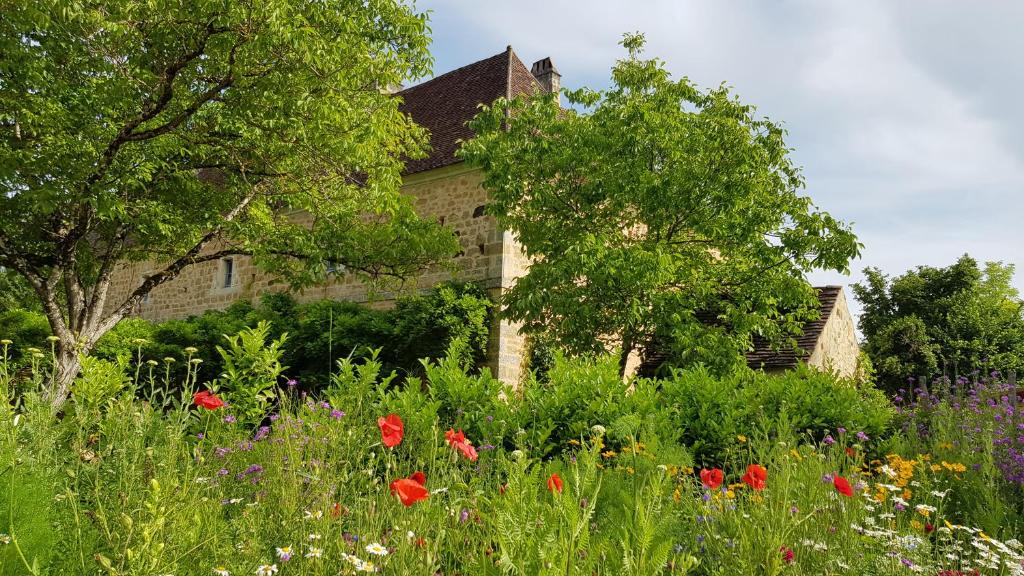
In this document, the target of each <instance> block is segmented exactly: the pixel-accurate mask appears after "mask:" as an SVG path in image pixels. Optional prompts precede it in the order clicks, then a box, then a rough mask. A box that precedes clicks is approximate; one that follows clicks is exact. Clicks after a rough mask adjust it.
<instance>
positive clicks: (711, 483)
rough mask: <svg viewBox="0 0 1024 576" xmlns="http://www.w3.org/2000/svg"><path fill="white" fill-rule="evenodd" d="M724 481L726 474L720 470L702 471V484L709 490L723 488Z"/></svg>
mask: <svg viewBox="0 0 1024 576" xmlns="http://www.w3.org/2000/svg"><path fill="white" fill-rule="evenodd" d="M722 480H725V472H722V470H721V469H719V468H712V469H711V470H708V469H706V468H705V469H703V470H701V471H700V483H701V484H703V485H704V487H705V488H707V489H708V490H714V489H716V488H718V487H719V486H721V485H722Z"/></svg>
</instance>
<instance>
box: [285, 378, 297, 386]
mask: <svg viewBox="0 0 1024 576" xmlns="http://www.w3.org/2000/svg"><path fill="white" fill-rule="evenodd" d="M298 383H299V381H298V380H296V379H295V378H289V379H288V380H287V381H286V382H285V384H287V385H288V387H289V388H295V386H296V385H297V384H298Z"/></svg>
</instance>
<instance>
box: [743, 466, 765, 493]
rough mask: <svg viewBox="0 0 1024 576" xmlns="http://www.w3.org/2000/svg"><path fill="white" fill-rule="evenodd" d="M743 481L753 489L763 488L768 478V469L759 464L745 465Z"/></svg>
mask: <svg viewBox="0 0 1024 576" xmlns="http://www.w3.org/2000/svg"><path fill="white" fill-rule="evenodd" d="M741 480H743V483H744V484H746V485H747V486H750V487H751V488H753V489H754V490H764V487H765V481H766V480H768V470H766V469H765V467H764V466H761V465H760V464H751V465H750V466H747V473H746V474H744V475H743V478H741Z"/></svg>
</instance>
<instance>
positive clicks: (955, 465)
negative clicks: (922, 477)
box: [942, 460, 967, 472]
mask: <svg viewBox="0 0 1024 576" xmlns="http://www.w3.org/2000/svg"><path fill="white" fill-rule="evenodd" d="M942 467H943V468H945V469H946V470H949V471H950V472H966V471H967V466H964V465H963V464H961V463H959V462H946V461H945V460H943V461H942Z"/></svg>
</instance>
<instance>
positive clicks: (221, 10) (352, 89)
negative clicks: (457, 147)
mask: <svg viewBox="0 0 1024 576" xmlns="http://www.w3.org/2000/svg"><path fill="white" fill-rule="evenodd" d="M3 13H4V18H3V19H2V20H0V75H2V77H3V78H4V81H3V82H2V83H0V128H2V129H0V173H2V174H3V176H2V178H0V244H2V245H3V250H2V251H0V267H3V269H4V270H11V271H14V272H16V273H17V274H19V275H20V276H21V277H23V278H24V279H26V280H27V281H28V282H29V283H30V284H31V285H32V286H33V287H34V289H35V291H36V292H37V293H38V295H39V297H40V298H41V299H42V300H44V301H45V306H44V309H45V310H46V311H47V316H48V319H49V321H50V323H51V327H52V329H53V332H54V334H55V335H56V336H57V337H59V338H60V348H61V352H62V353H61V354H60V355H59V357H58V360H59V362H58V368H59V372H60V373H59V378H58V379H57V381H56V382H55V384H54V387H53V390H51V391H50V393H48V397H49V399H50V401H51V402H52V403H53V404H54V406H55V407H57V406H59V405H60V404H61V403H62V402H63V400H64V394H65V392H66V387H67V386H68V385H69V384H70V381H71V379H72V378H73V376H74V374H75V372H77V369H78V363H77V354H78V353H79V352H84V353H88V352H90V351H91V350H92V348H93V347H94V345H95V344H96V341H97V340H98V339H99V338H100V337H101V336H102V335H103V334H104V333H105V332H106V331H107V330H109V329H111V328H112V327H113V326H114V324H116V323H117V322H118V321H119V320H120V319H121V318H123V317H124V316H126V315H127V314H128V313H129V312H130V311H131V310H132V309H134V308H135V307H136V306H137V305H138V304H139V303H140V302H141V300H142V299H143V297H144V296H145V295H146V294H148V293H149V292H150V291H151V290H152V289H153V288H154V287H156V286H158V285H160V284H163V283H165V282H168V281H170V280H172V279H174V278H176V277H178V276H179V274H180V273H181V271H182V270H183V269H185V268H187V267H189V266H193V265H196V264H200V263H203V262H209V261H216V260H217V259H218V258H221V257H224V256H232V255H237V256H245V257H251V258H252V260H253V262H254V263H255V264H256V265H257V266H258V267H260V268H262V269H264V270H267V271H269V272H271V273H275V274H277V275H278V276H280V277H282V278H285V279H286V280H287V281H288V282H289V283H290V284H292V285H293V286H305V285H310V284H313V283H316V282H320V281H323V280H324V279H325V278H326V274H327V271H326V267H325V264H324V263H325V262H328V261H330V262H334V263H335V264H336V265H337V267H336V269H338V270H340V269H342V268H341V266H343V267H344V268H343V269H344V270H345V272H346V273H347V274H352V275H355V276H357V277H359V278H362V279H364V280H368V281H386V280H388V279H404V278H406V277H409V276H411V275H414V274H415V273H417V272H419V271H420V270H423V269H424V268H425V267H429V266H433V265H437V264H439V263H443V262H446V261H447V260H448V258H449V257H450V256H451V255H452V254H454V253H455V252H456V250H457V249H458V248H457V246H458V244H457V242H456V239H455V238H454V236H453V234H452V233H451V230H449V229H446V228H444V227H442V226H440V225H438V224H437V223H436V222H434V221H426V220H421V219H420V218H419V217H418V216H417V215H416V213H415V210H414V209H413V205H412V202H411V200H410V198H409V197H408V196H403V195H402V194H400V193H399V187H400V185H401V170H402V168H403V164H404V161H405V159H407V158H410V157H411V158H416V157H420V156H421V155H422V154H423V146H424V144H426V142H427V138H426V134H425V132H424V131H423V130H422V129H421V128H420V127H418V126H416V125H415V124H414V123H413V122H412V120H411V119H410V118H409V117H408V116H406V115H405V114H403V113H402V112H401V110H400V109H399V104H400V99H398V98H394V97H393V96H392V95H391V94H390V93H389V91H388V90H384V89H383V88H385V87H388V86H395V85H398V84H401V83H402V82H403V81H407V80H408V79H411V78H417V77H421V76H423V75H424V74H427V73H428V72H429V70H430V63H431V59H430V56H429V53H428V51H427V46H428V43H429V39H428V37H427V35H426V32H427V19H426V15H425V14H422V13H418V12H416V11H415V9H414V7H411V6H409V5H407V4H406V3H404V2H402V1H401V0H380V1H374V2H352V1H346V2H328V3H323V2H307V1H305V0H266V1H263V2H261V3H260V4H259V5H258V6H252V5H250V4H248V3H244V2H223V1H216V0H186V1H173V2H170V1H163V0H158V1H154V2H137V1H135V0H116V1H111V2H103V3H100V4H95V3H68V2H63V1H58V0H44V1H38V2H37V1H35V0H11V1H9V2H5V3H4V7H3ZM125 261H133V262H150V263H154V262H156V263H159V265H158V266H156V268H155V269H154V270H152V272H151V273H149V274H147V275H146V276H145V277H144V278H136V279H134V281H135V282H137V284H136V285H129V286H128V288H129V290H128V292H127V293H123V292H120V291H115V290H108V288H109V287H110V285H111V282H112V279H113V277H114V271H115V270H116V269H117V266H118V265H119V263H122V262H125ZM51 280H53V281H51ZM114 294H118V295H119V298H120V299H119V300H116V301H114V300H110V301H108V296H109V297H111V298H112V297H113V295H114Z"/></svg>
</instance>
